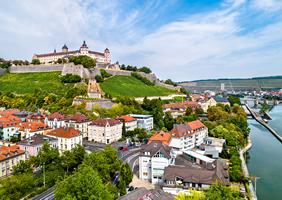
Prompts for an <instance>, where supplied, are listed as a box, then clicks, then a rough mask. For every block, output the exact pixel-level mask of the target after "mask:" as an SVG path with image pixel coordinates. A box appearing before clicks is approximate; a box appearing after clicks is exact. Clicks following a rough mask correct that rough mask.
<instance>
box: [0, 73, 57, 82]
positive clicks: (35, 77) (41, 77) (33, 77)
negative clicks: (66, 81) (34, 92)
mask: <svg viewBox="0 0 282 200" xmlns="http://www.w3.org/2000/svg"><path fill="white" fill-rule="evenodd" d="M61 73H62V72H34V73H8V74H4V75H3V76H0V81H38V82H59V83H60V82H61V80H60V77H59V75H60V74H61Z"/></svg>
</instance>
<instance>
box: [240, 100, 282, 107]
mask: <svg viewBox="0 0 282 200" xmlns="http://www.w3.org/2000/svg"><path fill="white" fill-rule="evenodd" d="M249 102H254V104H255V106H257V105H258V103H259V102H263V103H266V104H269V103H271V104H273V105H275V106H277V105H279V104H280V103H282V101H278V100H276V99H275V100H268V99H248V100H245V103H246V104H248V103H249Z"/></svg>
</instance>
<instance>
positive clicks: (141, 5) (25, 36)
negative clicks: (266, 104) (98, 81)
mask: <svg viewBox="0 0 282 200" xmlns="http://www.w3.org/2000/svg"><path fill="white" fill-rule="evenodd" d="M281 13H282V0H249V1H248V0H222V1H213V0H202V1H199V0H198V1H197V0H186V1H184V0H182V1H180V0H168V1H158V0H155V1H146V0H142V1H139V0H136V1H133V0H131V1H129V0H120V1H117V0H114V1H107V0H97V1H89V0H81V1H75V0H61V1H60V0H56V1H51V0H47V1H36V0H25V1H21V0H18V1H5V2H2V4H1V7H0V47H1V48H0V57H3V58H4V59H12V60H14V59H21V60H25V59H27V60H31V58H32V56H33V54H34V53H37V54H40V53H49V52H53V49H54V48H56V49H57V51H61V48H62V46H63V45H64V43H66V44H67V46H68V47H69V50H76V49H78V48H79V47H80V46H81V44H82V41H83V40H86V43H87V45H88V47H89V48H90V50H93V51H99V52H103V50H104V49H105V48H106V46H107V47H108V48H109V50H110V52H111V60H112V62H116V61H119V62H120V64H123V63H124V64H126V65H128V64H129V65H133V66H137V67H142V66H147V67H150V68H151V69H152V70H153V73H155V74H156V75H157V76H158V77H159V78H160V79H168V78H171V79H172V80H174V81H187V80H188V81H189V80H197V79H210V78H235V77H238V78H244V77H254V76H267V75H281V74H282V15H281Z"/></svg>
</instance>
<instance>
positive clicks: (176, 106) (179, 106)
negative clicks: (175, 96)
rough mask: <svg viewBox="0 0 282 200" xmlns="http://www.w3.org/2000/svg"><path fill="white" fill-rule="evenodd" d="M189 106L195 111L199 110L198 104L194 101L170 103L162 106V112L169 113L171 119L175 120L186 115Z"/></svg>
mask: <svg viewBox="0 0 282 200" xmlns="http://www.w3.org/2000/svg"><path fill="white" fill-rule="evenodd" d="M188 106H191V107H192V108H193V110H194V111H195V109H196V108H201V105H200V103H198V102H194V101H183V102H178V103H170V104H164V105H162V108H163V112H166V111H171V114H172V116H173V118H177V117H178V116H179V115H181V116H182V115H184V114H185V113H186V108H187V107H188Z"/></svg>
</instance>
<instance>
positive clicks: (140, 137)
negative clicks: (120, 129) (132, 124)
mask: <svg viewBox="0 0 282 200" xmlns="http://www.w3.org/2000/svg"><path fill="white" fill-rule="evenodd" d="M136 130H138V132H139V133H138V135H137V138H138V140H140V141H141V140H143V139H145V138H147V137H148V134H147V133H146V131H145V129H144V128H142V129H140V128H139V129H136ZM134 131H135V129H134Z"/></svg>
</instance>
